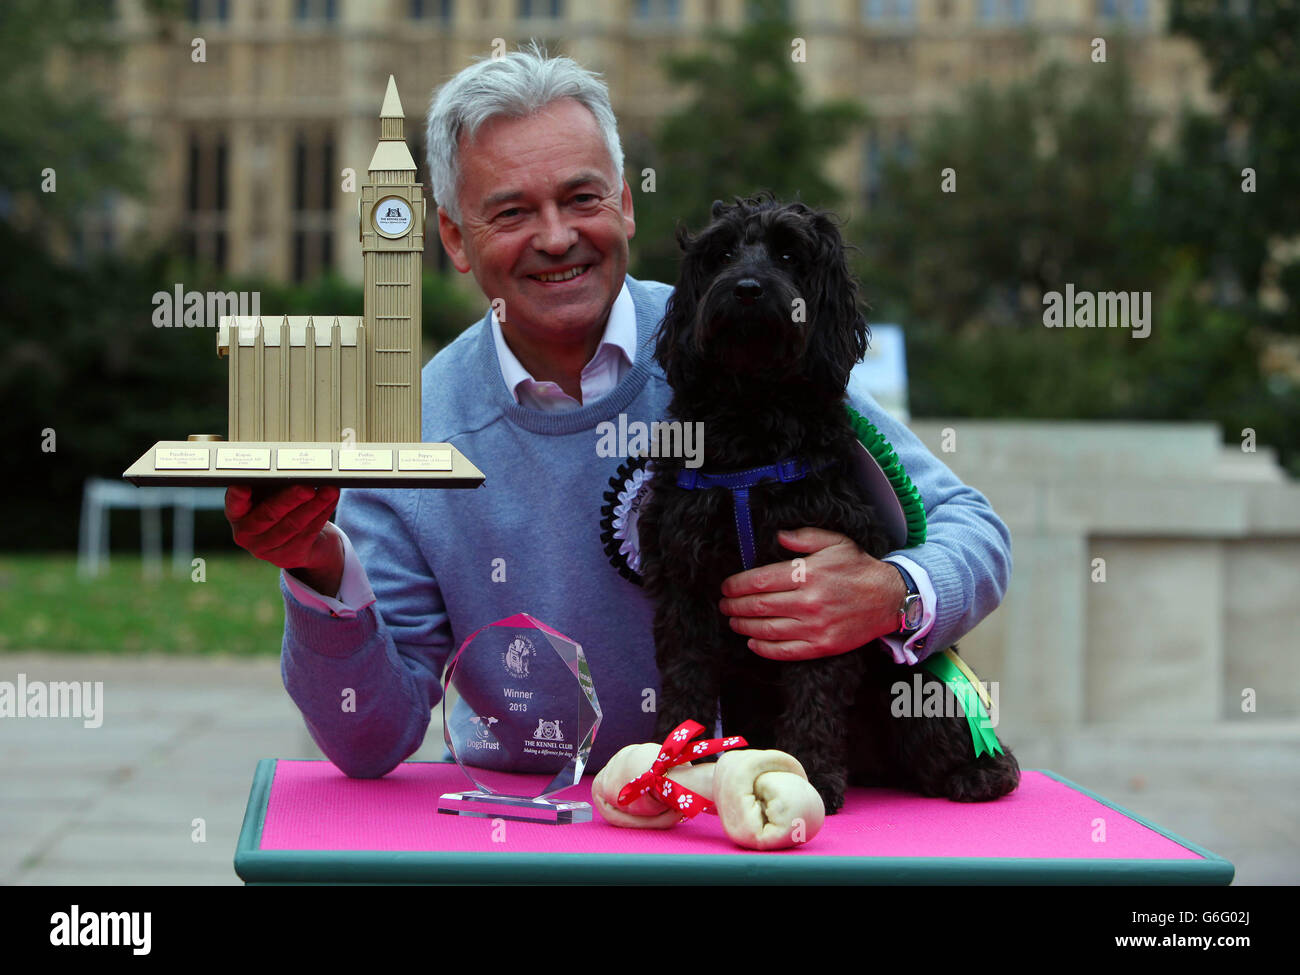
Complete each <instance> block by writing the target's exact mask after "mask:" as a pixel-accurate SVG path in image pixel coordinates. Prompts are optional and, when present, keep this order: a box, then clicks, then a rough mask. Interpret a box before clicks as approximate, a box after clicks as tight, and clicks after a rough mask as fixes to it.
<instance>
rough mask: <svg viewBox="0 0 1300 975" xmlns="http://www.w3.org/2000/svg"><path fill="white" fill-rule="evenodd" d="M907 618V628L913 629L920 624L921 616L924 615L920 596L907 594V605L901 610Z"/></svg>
mask: <svg viewBox="0 0 1300 975" xmlns="http://www.w3.org/2000/svg"><path fill="white" fill-rule="evenodd" d="M903 612H904V614H905V616H906V619H907V628H908V629H909V630H915V629H916V628H917V627H919V626H920V625H921V617H922V616H923V615H925V607H923V606H922V605H921V597H920V596H908V597H907V606H906V607H905V608H904V610H903Z"/></svg>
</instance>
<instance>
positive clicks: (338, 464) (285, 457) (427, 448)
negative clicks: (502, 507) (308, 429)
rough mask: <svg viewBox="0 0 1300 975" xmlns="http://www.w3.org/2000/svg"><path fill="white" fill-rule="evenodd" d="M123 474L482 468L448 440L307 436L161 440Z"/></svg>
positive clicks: (379, 483)
mask: <svg viewBox="0 0 1300 975" xmlns="http://www.w3.org/2000/svg"><path fill="white" fill-rule="evenodd" d="M122 477H123V478H124V479H126V480H128V481H130V482H131V483H132V484H134V485H135V486H136V487H148V486H154V485H157V486H168V487H171V486H175V487H224V486H226V485H230V484H258V483H282V484H336V485H338V486H340V487H392V488H476V487H478V486H479V485H481V484H482V483H483V480H484V478H483V472H482V471H480V470H479V469H478V468H477V467H475V466H474V465H473V464H471V463H470V462H469V460H467V459H466V457H465V455H464V454H462V453H461V452H460V451H459V450H457V449H456V448H455V447H453V446H452V445H451V444H446V443H357V444H340V443H338V442H337V441H336V442H333V443H328V442H326V443H308V442H293V441H279V442H275V441H273V442H265V443H262V442H252V441H246V442H242V443H240V442H227V441H224V440H163V441H161V442H160V443H156V444H154V445H153V447H151V448H150V449H149V451H148V452H147V453H146V454H145V455H144V456H143V457H141V458H140V459H139V460H137V461H136V462H135V463H134V464H132V465H131V466H130V467H128V468H127V469H126V470H125V471H124V472H123V473H122Z"/></svg>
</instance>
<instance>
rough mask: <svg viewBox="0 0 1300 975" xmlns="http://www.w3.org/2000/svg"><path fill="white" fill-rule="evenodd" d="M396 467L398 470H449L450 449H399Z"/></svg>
mask: <svg viewBox="0 0 1300 975" xmlns="http://www.w3.org/2000/svg"><path fill="white" fill-rule="evenodd" d="M397 469H398V470H399V471H449V470H451V451H450V450H449V449H448V448H446V447H443V448H430V449H417V450H399V451H398V452H397Z"/></svg>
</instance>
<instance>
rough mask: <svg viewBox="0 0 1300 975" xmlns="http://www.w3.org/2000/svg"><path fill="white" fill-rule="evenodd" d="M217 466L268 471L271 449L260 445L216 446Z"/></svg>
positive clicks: (227, 468)
mask: <svg viewBox="0 0 1300 975" xmlns="http://www.w3.org/2000/svg"><path fill="white" fill-rule="evenodd" d="M217 467H218V468H219V469H220V470H227V471H229V470H237V471H269V470H270V469H271V451H269V450H267V449H265V448H260V447H218V448H217Z"/></svg>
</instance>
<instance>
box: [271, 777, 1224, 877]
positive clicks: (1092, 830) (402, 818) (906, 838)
mask: <svg viewBox="0 0 1300 975" xmlns="http://www.w3.org/2000/svg"><path fill="white" fill-rule="evenodd" d="M466 788H469V785H468V783H467V781H466V780H465V778H464V776H463V775H462V774H461V772H460V770H459V769H458V768H457V767H456V766H455V765H445V764H439V763H425V762H411V763H406V764H403V765H400V766H398V767H397V768H396V769H394V770H393V771H392V772H390V773H389V774H388V775H386V776H384V777H383V778H381V779H350V778H348V777H347V776H345V775H344V774H343V773H342V772H340V771H339V770H338V769H336V768H335V767H334V766H333V765H332V764H331V763H330V762H325V761H288V760H281V761H279V762H278V763H277V764H276V771H275V779H274V781H273V782H272V785H271V793H270V797H269V799H268V801H267V811H266V819H265V822H264V825H263V828H262V838H261V847H260V848H261V849H262V850H367V851H383V852H398V851H421V852H434V853H436V852H466V851H477V850H481V851H484V852H490V851H493V850H498V851H500V850H508V851H509V852H511V853H609V854H618V855H629V854H678V855H682V854H705V855H712V856H717V855H729V854H738V853H745V854H752V852H753V851H750V850H742V849H741V848H740V847H738V846H736V845H735V844H734V843H732V842H731V840H729V839H728V838H727V835H726V833H724V832H723V831H722V824H721V823H720V822H719V820H718V818H717V817H716V816H710V815H703V816H698V817H696V818H695V819H693V820H691V821H689V822H686V823H682V824H680V825H678V826H675V827H673V828H672V829H668V830H636V829H619V828H617V827H614V826H610V825H609V824H608V823H606V822H605V821H604V820H603V819H601V818H600V814H599V813H597V812H595V811H594V810H593V813H592V815H593V817H594V818H593V820H592V822H590V823H580V824H573V825H567V826H554V825H544V824H536V823H524V822H516V821H513V820H511V821H508V822H506V823H505V826H504V831H503V830H501V829H499V828H496V827H494V826H493V821H492V820H490V819H483V818H479V817H474V816H449V815H446V814H441V813H439V812H438V811H437V810H438V797H439V796H440V795H441V794H442V793H444V792H458V791H462V790H464V789H466ZM560 797H561V798H566V799H582V800H585V801H590V799H591V778H590V777H587V778H585V779H583V781H582V784H581V785H577V786H574V787H573V788H572V789H569V790H567V791H566V792H564V793H561V794H560ZM1098 820H1101V821H1102V822H1101V823H1098ZM1103 824H1104V841H1097V840H1096V838H1097V837H1098V836H1101V835H1103V834H1102V832H1101V831H1102V829H1103ZM503 832H504V835H503ZM494 834H495V837H496V841H494ZM768 855H774V856H866V857H987V858H993V857H997V858H1002V857H1011V858H1028V859H1038V858H1043V859H1069V860H1098V859H1134V860H1151V859H1154V860H1200V859H1203V858H1202V857H1201V856H1200V854H1198V853H1196V852H1194V851H1192V850H1189V849H1187V848H1186V847H1184V846H1182V845H1180V844H1179V843H1176V842H1175V841H1173V840H1171V839H1169V838H1168V837H1167V836H1164V835H1162V834H1160V833H1159V832H1157V831H1156V830H1154V829H1152V828H1151V827H1149V826H1145V825H1143V824H1142V823H1140V822H1137V821H1136V820H1134V819H1131V818H1130V817H1128V816H1126V815H1124V814H1123V813H1122V812H1120V811H1119V810H1117V809H1113V808H1111V807H1110V806H1107V805H1105V804H1104V803H1101V802H1098V801H1097V800H1096V799H1093V798H1092V797H1091V796H1088V795H1085V794H1083V793H1082V792H1079V791H1078V790H1076V789H1073V788H1071V787H1070V786H1068V785H1066V784H1065V783H1063V782H1059V781H1057V780H1056V779H1053V778H1052V777H1051V776H1048V775H1044V774H1043V773H1042V772H1033V771H1025V772H1022V774H1021V780H1020V787H1019V788H1018V789H1017V790H1016V791H1015V792H1013V793H1012V794H1011V795H1009V796H1004V797H1002V798H1001V799H998V800H995V801H994V802H987V803H959V802H950V801H948V800H947V799H926V798H923V797H921V796H916V795H911V794H908V793H904V792H899V791H897V790H894V789H856V788H855V789H850V790H849V793H848V796H847V798H846V800H845V804H844V808H843V809H842V810H841V811H840V812H839V813H838V814H837V815H835V816H829V817H827V819H826V825H825V826H823V827H822V830H821V832H820V833H818V834H817V836H815V837H814V838H813V839H812V840H810V841H809V842H808V843H807V844H805V845H803V846H799V847H796V848H794V849H791V850H784V851H780V852H779V853H773V854H768Z"/></svg>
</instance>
